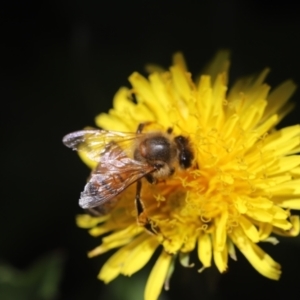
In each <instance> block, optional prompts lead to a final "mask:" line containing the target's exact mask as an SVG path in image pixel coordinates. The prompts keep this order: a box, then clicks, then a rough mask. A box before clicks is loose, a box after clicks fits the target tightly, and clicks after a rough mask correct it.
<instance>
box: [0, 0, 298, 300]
mask: <svg viewBox="0 0 300 300" xmlns="http://www.w3.org/2000/svg"><path fill="white" fill-rule="evenodd" d="M276 3H277V2H275V3H272V2H271V1H270V2H267V1H249V0H248V1H238V0H236V1H234V0H232V1H217V0H213V1H202V2H200V1H199V2H197V1H185V2H184V1H178V2H175V1H173V2H171V1H170V2H169V1H126V2H125V1H124V2H123V1H119V2H117V1H111V2H109V4H108V3H105V2H103V3H101V1H57V0H54V1H43V2H42V3H35V2H31V1H3V3H2V4H1V21H2V23H3V24H2V25H1V31H2V32H1V44H2V46H1V49H2V50H4V52H2V55H1V68H0V69H1V70H0V73H1V94H2V95H1V96H2V97H1V109H0V111H1V119H0V120H1V158H2V163H1V165H2V166H1V170H2V176H1V177H2V180H1V183H2V187H1V198H0V201H1V202H0V245H1V246H0V261H2V263H1V265H0V295H1V291H2V298H1V299H21V300H22V299H53V297H52V296H41V294H39V293H37V292H36V290H38V289H39V284H38V279H40V278H41V277H43V276H44V275H43V276H42V275H41V276H36V278H38V279H34V280H32V282H33V284H32V285H33V286H34V285H35V288H32V287H30V288H27V287H25V288H24V278H29V277H28V276H29V275H26V274H29V273H30V272H31V273H30V274H33V273H35V272H37V271H34V270H36V269H39V266H41V267H40V269H41V270H42V271H40V272H41V273H39V274H45V272H46V273H47V270H50V269H51V270H52V268H53V269H54V271H53V272H52V273H51V274H52V275H51V274H50V275H49V279H47V280H48V281H49V282H50V283H49V285H50V286H51V282H54V283H52V285H53V289H54V290H55V291H54V292H53V293H52V294H56V295H57V298H58V299H74V300H76V299H89V300H93V299H107V298H110V299H112V300H115V299H116V300H119V299H131V300H133V299H142V296H141V295H142V293H143V289H144V285H145V282H146V278H147V276H148V273H149V271H150V268H151V263H150V264H148V265H147V268H146V269H145V270H144V271H142V272H140V273H138V274H137V275H134V276H133V277H132V278H122V277H120V278H118V279H116V280H115V281H114V282H112V283H111V284H110V285H108V286H105V285H104V284H103V283H102V282H100V281H98V280H97V279H96V276H97V273H98V271H99V269H100V267H101V266H102V264H103V262H104V261H105V260H106V259H107V258H108V257H109V255H110V254H111V253H109V254H108V255H103V256H102V257H100V258H95V259H92V260H90V259H87V258H86V252H87V250H90V249H91V248H93V247H94V246H96V245H97V244H98V243H99V242H100V240H94V239H93V238H92V237H90V236H88V234H87V232H86V231H85V230H82V229H79V228H77V227H76V225H75V215H76V214H77V213H80V212H81V210H80V209H79V207H78V205H77V199H78V197H79V193H80V191H81V190H82V188H83V186H84V183H85V180H86V177H87V176H88V173H89V171H88V169H87V168H86V167H85V166H84V165H83V163H82V162H81V161H80V160H79V158H78V157H77V156H76V155H75V154H74V153H72V152H71V151H70V150H69V149H67V148H65V147H64V146H63V145H62V142H61V139H62V137H63V136H64V135H65V134H67V133H69V132H71V131H74V130H78V129H81V128H83V127H84V126H87V125H91V126H92V125H94V117H95V116H96V115H97V114H98V113H100V112H101V111H107V110H108V109H109V107H110V106H111V101H112V97H113V95H114V93H115V92H116V91H117V89H118V88H119V87H120V86H122V85H127V86H129V84H128V83H127V77H128V76H129V75H130V74H131V73H132V72H133V71H140V72H143V70H144V69H143V67H144V65H145V63H148V62H155V63H159V64H161V65H164V66H166V67H167V66H169V64H170V62H171V55H172V54H173V53H174V52H175V51H178V50H181V51H183V53H184V54H185V57H186V59H187V62H188V65H189V68H190V70H191V71H192V72H193V74H197V72H198V71H199V70H200V69H201V68H202V66H203V65H204V64H205V63H206V62H207V61H208V60H209V59H210V58H211V57H212V56H213V54H214V53H215V52H216V51H217V50H218V49H221V48H227V49H230V50H231V52H232V67H231V79H234V78H237V77H238V76H242V75H245V74H249V73H253V72H257V71H260V70H261V69H262V68H264V67H265V66H270V67H271V68H272V73H271V75H270V76H269V77H268V80H267V82H268V83H269V84H271V85H272V86H275V85H277V84H279V83H280V82H281V81H283V80H285V79H287V78H293V79H294V80H295V81H296V82H297V83H299V82H300V73H299V70H300V59H299V53H300V44H299V40H300V39H299V38H300V34H299V32H300V22H299V12H300V11H299V9H298V6H297V3H296V4H294V3H292V1H284V2H280V4H276ZM231 82H232V81H231ZM299 98H300V94H299V92H297V93H296V95H295V96H294V97H293V101H295V102H298V103H299ZM299 112H300V110H299V105H298V107H297V108H296V110H295V111H293V112H292V113H291V114H290V115H289V116H288V117H287V118H286V119H285V120H284V122H283V123H282V124H281V126H283V125H292V124H294V123H299ZM263 248H264V249H266V250H267V251H268V253H269V254H270V255H271V256H272V257H273V258H274V259H275V260H276V261H278V262H280V263H281V264H282V267H283V275H282V278H281V280H280V281H279V282H273V281H271V280H269V279H266V278H264V277H263V276H261V275H260V274H258V273H257V272H256V271H255V270H254V269H253V268H252V266H251V265H250V264H249V263H248V262H247V261H246V260H245V259H244V258H243V256H242V255H241V254H240V253H238V262H232V261H230V263H229V271H228V272H227V273H226V274H225V275H222V276H218V275H217V273H215V272H214V271H213V270H208V271H205V273H203V274H198V273H197V272H196V269H195V268H193V269H184V268H182V267H181V266H177V268H176V271H175V275H174V276H173V278H172V280H171V290H170V291H169V292H168V293H166V294H164V295H163V296H162V297H161V299H182V298H183V297H186V298H188V299H192V298H193V299H229V298H231V299H239V298H241V297H244V296H245V295H246V296H247V297H248V298H250V297H253V298H254V297H255V298H256V299H263V298H265V297H267V296H268V297H270V298H271V297H272V298H273V299H282V297H286V298H289V299H298V298H299V292H298V291H299V287H298V285H299V275H298V274H299V267H300V258H299V256H300V251H299V250H300V249H299V248H300V243H299V239H297V238H296V239H291V240H287V239H283V240H281V243H280V244H279V245H277V246H271V245H263ZM194 261H197V258H195V259H194ZM153 262H154V260H152V264H153ZM47 263H49V265H47ZM53 266H54V267H53ZM56 266H57V267H56ZM1 270H2V271H1ZM3 270H5V272H4V273H3ZM1 272H2V273H1ZM43 272H44V273H43ZM53 274H54V275H53ZM59 274H60V275H59ZM10 276H11V277H10ZM32 276H33V277H34V275H32ZM34 278H35V277H34ZM53 278H54V279H53ZM55 279H56V280H57V281H58V283H57V285H56V284H55ZM47 280H45V282H48V281H47ZM25 282H26V280H25ZM22 284H23V285H22ZM25 285H26V284H25ZM29 285H30V284H29ZM46 286H48V285H47V284H46ZM1 289H2V290H1ZM12 289H13V290H14V292H16V294H15V295H14V296H11V295H13V294H9V293H11V290H12ZM19 289H21V290H22V289H23V290H22V291H24V292H22V295H21V296H20V295H19V294H18V293H17V291H18V290H19ZM28 289H29V292H28ZM30 293H31V294H30ZM8 295H9V296H8ZM28 295H30V296H28ZM43 295H44V294H43ZM49 295H50V294H49ZM47 297H48V298H47Z"/></svg>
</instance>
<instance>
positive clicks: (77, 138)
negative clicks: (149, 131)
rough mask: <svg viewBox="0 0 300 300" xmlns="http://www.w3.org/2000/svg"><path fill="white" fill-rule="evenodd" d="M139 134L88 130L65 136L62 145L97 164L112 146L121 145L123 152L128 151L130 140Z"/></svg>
mask: <svg viewBox="0 0 300 300" xmlns="http://www.w3.org/2000/svg"><path fill="white" fill-rule="evenodd" d="M139 135H140V134H137V133H133V132H118V131H109V130H97V129H88V130H80V131H75V132H72V133H69V134H67V135H66V136H65V137H64V138H63V143H64V144H65V145H66V146H67V147H69V148H72V149H73V150H77V151H82V152H85V153H86V154H87V156H88V158H90V159H91V160H94V161H97V162H99V161H100V160H101V156H102V155H103V154H104V153H105V152H107V151H108V149H110V151H112V150H113V149H112V148H113V147H114V145H116V144H122V148H123V149H124V150H126V149H130V148H131V145H132V140H134V139H136V138H137V137H138V136H139Z"/></svg>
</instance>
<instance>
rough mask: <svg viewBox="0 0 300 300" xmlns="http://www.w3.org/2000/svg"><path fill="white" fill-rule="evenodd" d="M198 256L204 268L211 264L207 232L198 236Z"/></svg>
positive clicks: (210, 250) (210, 246) (209, 239)
mask: <svg viewBox="0 0 300 300" xmlns="http://www.w3.org/2000/svg"><path fill="white" fill-rule="evenodd" d="M198 257H199V260H200V261H201V263H202V264H203V266H204V267H205V268H208V267H210V266H211V258H212V243H211V238H210V235H209V234H200V235H199V238H198Z"/></svg>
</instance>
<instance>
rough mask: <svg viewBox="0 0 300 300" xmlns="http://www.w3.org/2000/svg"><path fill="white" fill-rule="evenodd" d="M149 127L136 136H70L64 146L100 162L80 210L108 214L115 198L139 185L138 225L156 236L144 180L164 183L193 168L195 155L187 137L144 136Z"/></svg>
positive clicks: (109, 133) (82, 133) (169, 132)
mask: <svg viewBox="0 0 300 300" xmlns="http://www.w3.org/2000/svg"><path fill="white" fill-rule="evenodd" d="M148 124H149V122H146V123H141V124H139V126H138V128H137V131H136V132H134V133H129V132H117V131H108V130H97V129H90V130H80V131H76V132H73V133H70V134H67V135H66V136H65V137H64V138H63V143H64V144H65V145H66V146H67V147H69V148H72V149H73V150H77V151H83V152H85V153H86V155H87V156H88V157H89V158H90V159H91V160H93V161H96V162H98V165H97V167H96V169H95V170H93V171H92V173H91V176H90V178H89V180H88V182H87V184H86V185H85V187H84V190H83V192H81V195H80V199H79V206H81V207H82V208H84V209H88V210H90V211H91V212H93V213H97V214H98V215H103V214H107V213H108V212H109V211H110V210H111V209H112V207H114V205H115V204H116V202H117V200H116V199H115V197H116V196H117V195H119V194H120V193H121V192H122V191H124V190H125V189H126V188H127V187H128V186H130V185H131V184H133V183H136V196H135V207H136V211H137V221H138V224H139V225H141V226H144V227H145V228H146V229H147V230H148V231H149V232H151V233H157V229H156V230H155V229H154V228H153V226H152V225H151V222H150V220H149V219H148V217H147V215H146V213H145V206H144V203H143V201H142V199H141V189H142V178H145V179H146V180H147V181H148V182H149V183H151V184H155V183H157V182H159V181H161V180H165V179H166V178H168V177H169V176H171V175H172V174H173V173H174V172H175V169H176V168H180V169H187V168H189V167H191V165H192V161H193V158H194V154H193V151H192V148H191V146H190V142H189V139H188V138H187V137H184V136H182V135H178V136H174V135H173V134H172V131H173V130H172V128H168V130H167V131H166V132H162V131H148V132H143V129H144V127H145V126H146V125H148Z"/></svg>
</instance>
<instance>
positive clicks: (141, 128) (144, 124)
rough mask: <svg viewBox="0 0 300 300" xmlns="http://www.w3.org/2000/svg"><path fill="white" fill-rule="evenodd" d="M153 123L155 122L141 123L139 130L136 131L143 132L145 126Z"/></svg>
mask: <svg viewBox="0 0 300 300" xmlns="http://www.w3.org/2000/svg"><path fill="white" fill-rule="evenodd" d="M151 123H153V122H151V121H149V122H144V123H140V124H139V126H138V128H137V130H136V133H142V131H143V130H144V128H145V126H147V125H150V124H151Z"/></svg>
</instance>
